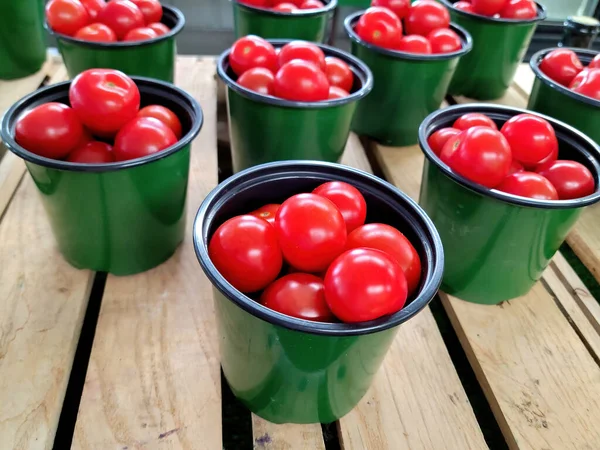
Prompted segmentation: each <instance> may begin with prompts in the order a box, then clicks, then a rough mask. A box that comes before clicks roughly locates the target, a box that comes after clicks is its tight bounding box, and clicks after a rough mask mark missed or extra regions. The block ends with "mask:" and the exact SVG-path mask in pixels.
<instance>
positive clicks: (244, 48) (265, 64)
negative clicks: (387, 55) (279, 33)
mask: <svg viewBox="0 0 600 450" xmlns="http://www.w3.org/2000/svg"><path fill="white" fill-rule="evenodd" d="M229 65H230V66H231V70H233V72H234V73H235V74H236V75H237V76H238V79H237V84H239V85H240V86H243V87H245V88H246V89H250V90H251V91H255V92H258V93H259V94H262V95H271V96H274V97H279V98H283V99H285V100H292V101H302V102H318V101H323V100H328V99H337V98H343V97H347V96H348V95H350V91H351V90H352V85H353V84H354V74H353V73H352V70H351V69H350V67H349V66H348V64H346V63H345V62H344V61H342V60H341V59H339V58H336V57H334V56H327V57H325V54H324V53H323V50H321V49H320V48H319V47H318V46H317V45H315V44H313V43H311V42H306V41H292V42H289V43H287V44H286V45H284V46H283V47H281V49H277V50H276V49H275V47H273V46H272V45H271V43H270V42H268V41H266V40H265V39H263V38H261V37H258V36H254V35H248V36H244V37H242V38H240V39H238V40H237V41H236V42H235V43H234V44H233V46H232V47H231V52H230V53H229Z"/></svg>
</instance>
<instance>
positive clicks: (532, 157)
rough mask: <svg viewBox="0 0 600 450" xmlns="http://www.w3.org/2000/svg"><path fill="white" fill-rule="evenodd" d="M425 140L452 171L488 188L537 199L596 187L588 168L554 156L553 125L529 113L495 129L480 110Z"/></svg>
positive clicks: (570, 195)
mask: <svg viewBox="0 0 600 450" xmlns="http://www.w3.org/2000/svg"><path fill="white" fill-rule="evenodd" d="M427 142H428V144H429V147H430V148H431V149H432V150H433V152H434V153H435V154H436V155H437V156H439V158H440V159H441V160H442V161H443V162H444V163H446V164H447V165H448V166H449V167H450V168H451V169H452V170H454V171H455V172H456V173H458V174H459V175H462V176H463V177H465V178H466V179H468V180H470V181H473V182H475V183H478V184H480V185H482V186H485V187H487V188H490V189H497V190H499V191H502V192H506V193H508V194H512V195H518V196H520V197H528V198H533V199H537V200H570V199H575V198H581V197H587V196H588V195H591V194H592V193H593V192H594V190H595V182H594V177H593V176H592V174H591V172H590V171H589V170H588V169H587V167H585V166H584V165H583V164H580V163H578V162H577V161H570V160H559V159H557V158H558V140H557V138H556V135H555V133H554V129H553V128H552V125H550V123H548V121H547V120H544V119H543V118H541V117H538V116H535V115H533V114H519V115H516V116H514V117H512V118H510V119H509V120H508V121H506V122H505V123H504V125H503V126H502V128H501V129H500V130H498V127H497V126H496V123H495V122H494V121H493V120H492V119H490V118H489V117H488V116H486V115H485V114H480V113H467V114H464V115H463V116H461V117H459V118H458V119H457V120H456V121H455V122H454V124H453V125H452V127H451V128H442V129H440V130H437V131H436V132H435V133H433V134H432V135H431V136H429V138H428V141H427Z"/></svg>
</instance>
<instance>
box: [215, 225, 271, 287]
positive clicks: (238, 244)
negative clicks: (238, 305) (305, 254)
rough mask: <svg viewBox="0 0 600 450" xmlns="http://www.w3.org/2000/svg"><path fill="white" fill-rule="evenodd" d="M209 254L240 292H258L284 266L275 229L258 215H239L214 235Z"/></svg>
mask: <svg viewBox="0 0 600 450" xmlns="http://www.w3.org/2000/svg"><path fill="white" fill-rule="evenodd" d="M208 256H209V257H210V260H211V261H212V263H213V264H214V265H215V267H216V268H217V270H218V271H219V272H220V273H221V275H223V277H224V278H225V279H226V280H227V281H228V282H229V283H231V285H232V286H233V287H234V288H236V289H237V290H239V291H240V292H244V293H249V292H257V291H260V290H261V289H264V288H265V287H267V286H268V285H269V283H271V282H272V281H273V280H275V278H277V275H279V272H280V271H281V266H282V257H281V250H280V249H279V243H278V242H277V233H276V232H275V228H273V227H272V226H271V225H269V224H268V223H267V222H265V221H264V220H261V219H258V218H256V217H254V216H248V215H245V216H237V217H234V218H232V219H229V220H228V221H227V222H225V223H224V224H222V225H221V226H220V227H219V228H217V231H215V234H214V235H213V236H212V237H211V239H210V243H209V244H208Z"/></svg>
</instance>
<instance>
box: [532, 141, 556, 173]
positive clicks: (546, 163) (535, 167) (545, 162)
mask: <svg viewBox="0 0 600 450" xmlns="http://www.w3.org/2000/svg"><path fill="white" fill-rule="evenodd" d="M557 159H558V146H556V147H555V148H554V150H553V151H552V153H550V155H548V157H546V158H544V159H542V160H541V161H540V162H539V163H538V164H528V165H527V166H526V167H525V168H526V169H527V170H530V171H532V172H539V171H540V170H543V169H544V168H545V167H546V166H549V165H550V164H552V163H553V162H554V161H556V160H557Z"/></svg>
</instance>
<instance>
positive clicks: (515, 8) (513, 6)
mask: <svg viewBox="0 0 600 450" xmlns="http://www.w3.org/2000/svg"><path fill="white" fill-rule="evenodd" d="M500 17H502V18H503V19H516V20H526V19H533V18H535V17H537V6H536V4H535V3H534V2H533V1H532V0H509V1H508V3H507V4H506V6H505V7H504V8H503V9H502V11H500Z"/></svg>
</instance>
